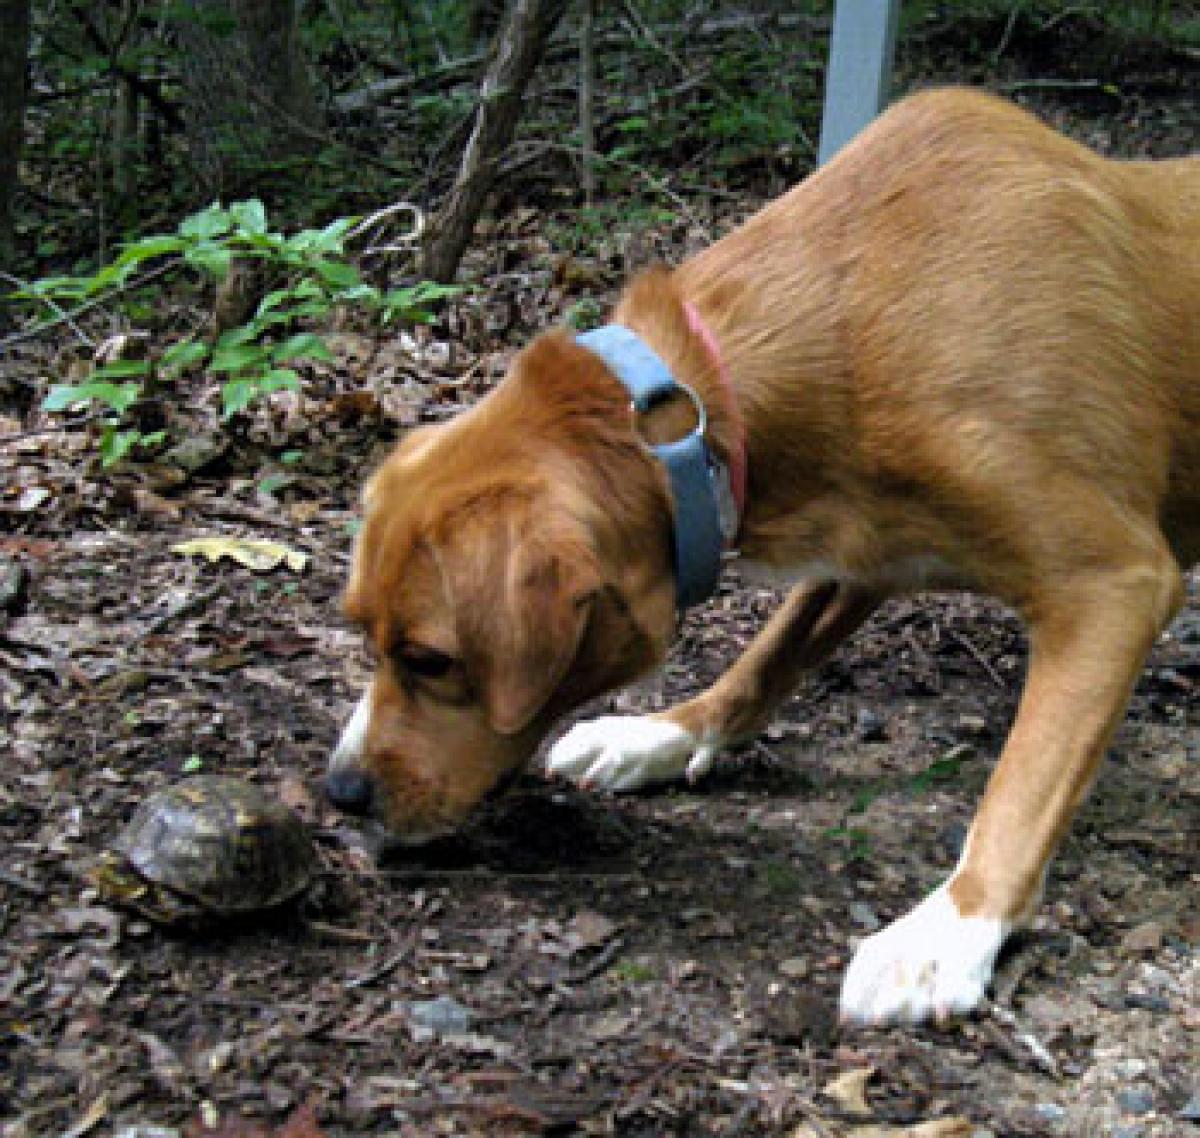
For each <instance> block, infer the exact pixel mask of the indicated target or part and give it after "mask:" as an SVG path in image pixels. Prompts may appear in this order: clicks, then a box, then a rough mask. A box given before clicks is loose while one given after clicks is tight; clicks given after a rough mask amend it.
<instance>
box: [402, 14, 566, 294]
mask: <svg viewBox="0 0 1200 1138" xmlns="http://www.w3.org/2000/svg"><path fill="white" fill-rule="evenodd" d="M567 3H568V0H512V3H511V5H510V6H509V9H508V12H507V14H506V15H505V18H504V24H503V26H502V27H501V29H500V32H499V34H498V35H497V37H496V46H495V51H494V53H493V56H492V60H491V62H490V63H489V64H488V68H487V72H486V73H485V75H484V77H483V83H482V84H481V86H480V89H479V106H478V109H477V110H476V112H475V125H474V128H473V129H472V131H471V137H470V139H469V140H468V141H467V146H466V149H465V150H464V152H463V158H462V164H461V166H460V167H459V171H458V176H457V178H455V181H454V186H453V187H452V188H451V190H450V193H449V194H448V195H447V197H446V201H445V203H444V204H443V205H442V208H441V209H440V210H439V211H438V214H437V216H436V217H435V218H434V219H433V221H432V222H431V223H430V226H429V229H428V233H427V236H426V239H425V245H424V250H423V266H422V269H423V272H424V275H425V276H426V277H428V278H429V279H430V280H434V281H439V282H442V283H449V282H450V281H452V280H453V279H454V276H455V274H456V273H457V272H458V264H459V261H461V260H462V255H463V253H464V252H465V250H466V248H467V244H468V243H469V242H470V240H471V233H472V231H473V230H474V228H475V222H476V220H478V218H479V214H480V212H481V211H482V209H483V203H484V201H485V199H486V198H487V193H488V190H489V189H490V188H491V186H492V183H493V181H494V180H495V177H496V166H497V163H498V162H499V161H500V157H501V155H503V153H504V151H505V148H506V147H507V146H508V144H509V142H510V141H511V140H512V136H513V132H514V131H515V130H516V127H517V120H518V119H519V117H520V113H521V99H522V96H523V95H524V93H525V87H526V86H527V84H528V83H529V78H530V76H531V75H532V74H533V72H534V69H535V68H536V67H537V64H538V60H539V59H541V57H542V52H543V50H544V49H545V46H546V42H547V41H548V40H549V38H550V33H551V32H553V31H554V27H555V25H556V24H557V23H558V21H559V18H560V17H561V16H562V14H563V12H564V11H565V10H566V7H567Z"/></svg>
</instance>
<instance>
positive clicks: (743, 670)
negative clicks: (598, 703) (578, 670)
mask: <svg viewBox="0 0 1200 1138" xmlns="http://www.w3.org/2000/svg"><path fill="white" fill-rule="evenodd" d="M884 596H885V594H883V593H881V592H877V591H875V590H868V589H863V588H860V587H858V586H856V585H849V584H844V583H835V582H832V581H818V582H809V583H805V584H802V585H798V586H797V587H796V588H795V589H793V590H792V592H791V593H790V594H789V595H788V596H787V598H786V599H785V600H784V602H783V604H782V605H781V606H780V608H779V609H778V610H777V611H776V612H775V613H774V614H773V615H772V617H771V619H770V620H769V621H768V622H767V624H766V626H765V627H764V628H763V629H762V631H761V632H759V634H758V636H756V637H755V639H754V640H753V641H752V642H751V644H750V646H749V647H748V648H747V649H746V651H745V652H744V653H743V654H742V656H741V657H740V658H739V659H738V660H737V662H736V663H735V664H734V665H733V666H732V667H731V668H730V669H729V670H728V671H727V672H726V673H725V674H724V675H723V676H722V677H721V679H719V680H718V681H717V682H716V683H715V684H713V686H712V687H711V688H709V689H708V690H707V691H705V692H703V693H702V694H701V695H699V696H697V697H696V698H695V699H691V700H688V701H687V702H686V703H681V704H679V705H678V706H676V707H673V708H670V709H669V710H667V711H664V712H661V713H659V714H657V715H633V716H623V715H606V716H602V717H600V718H599V719H593V720H589V721H587V722H584V723H579V724H576V725H575V726H574V727H572V728H571V730H569V731H568V732H567V733H566V734H565V735H564V736H563V737H562V738H561V739H560V740H559V741H558V742H557V743H555V744H554V746H553V747H552V748H551V750H550V755H549V759H548V761H547V764H546V765H547V770H548V771H549V772H550V773H551V774H555V775H560V776H564V777H566V778H570V779H572V780H574V781H575V782H579V783H581V784H583V785H586V786H594V787H596V788H598V789H601V790H616V791H625V790H636V789H638V788H639V787H643V786H649V785H652V784H654V783H662V782H671V781H674V780H676V779H679V778H683V777H685V776H686V777H688V778H691V779H695V778H699V777H700V776H701V775H703V774H704V773H705V772H707V770H708V769H709V767H710V766H711V765H712V761H713V758H714V756H715V755H716V754H717V753H718V752H719V751H720V750H721V749H722V748H723V747H725V746H728V745H729V744H730V743H734V742H738V741H740V740H745V739H750V738H753V737H754V735H756V734H757V733H758V732H759V731H760V730H762V728H763V727H765V726H766V724H767V722H768V721H769V719H770V717H771V714H772V713H773V712H774V711H775V709H776V708H777V707H778V706H779V704H780V703H781V702H782V701H783V700H784V699H786V698H787V697H788V696H789V695H790V694H791V693H792V692H793V691H794V690H795V688H796V686H797V684H798V683H799V682H800V678H801V676H802V675H803V674H804V672H805V671H807V670H809V669H810V668H813V667H815V666H816V665H817V664H819V663H820V662H821V661H822V660H824V659H825V658H826V657H827V656H828V655H829V654H830V652H832V651H833V650H834V648H836V647H837V645H838V644H839V643H841V641H842V640H844V639H845V638H846V636H848V635H849V634H850V633H851V632H853V631H854V630H855V629H856V628H858V626H859V625H860V624H862V622H863V621H864V620H866V618H867V617H868V616H869V615H870V614H871V613H872V612H873V611H874V609H875V608H876V607H877V606H878V604H879V603H880V602H881V601H882V600H883V598H884Z"/></svg>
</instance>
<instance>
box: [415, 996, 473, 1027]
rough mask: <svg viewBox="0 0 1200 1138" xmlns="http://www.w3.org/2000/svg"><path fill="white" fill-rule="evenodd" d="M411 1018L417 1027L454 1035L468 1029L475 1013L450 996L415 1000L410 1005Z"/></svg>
mask: <svg viewBox="0 0 1200 1138" xmlns="http://www.w3.org/2000/svg"><path fill="white" fill-rule="evenodd" d="M408 1014H409V1018H410V1019H411V1020H412V1022H413V1024H414V1025H415V1026H417V1027H422V1028H424V1029H425V1030H426V1031H432V1032H433V1033H434V1034H435V1035H452V1034H454V1033H455V1032H462V1031H466V1030H467V1029H468V1028H469V1027H470V1026H471V1020H472V1019H473V1018H474V1015H475V1013H474V1012H473V1011H471V1009H470V1008H466V1007H463V1005H462V1004H460V1003H459V1002H458V1001H457V1000H452V999H451V998H450V997H449V996H438V997H437V998H436V999H433V1000H414V1001H413V1002H412V1003H410V1004H409V1005H408Z"/></svg>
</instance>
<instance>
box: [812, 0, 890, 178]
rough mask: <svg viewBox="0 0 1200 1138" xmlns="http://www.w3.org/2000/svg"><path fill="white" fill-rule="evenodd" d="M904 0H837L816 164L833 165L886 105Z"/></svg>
mask: <svg viewBox="0 0 1200 1138" xmlns="http://www.w3.org/2000/svg"><path fill="white" fill-rule="evenodd" d="M899 20H900V0H837V7H836V8H835V10H834V14H833V34H832V36H830V43H829V63H828V69H827V71H826V73H825V109H824V112H823V115H822V118H821V145H820V150H819V152H818V160H819V161H820V163H821V164H822V165H824V164H825V163H826V162H828V161H829V159H830V158H832V157H833V156H834V155H835V154H836V153H837V152H838V151H839V150H841V148H842V147H843V146H845V145H846V143H847V142H849V141H850V140H851V139H852V138H853V137H854V136H855V135H856V134H858V132H859V131H860V130H862V128H863V127H864V126H866V125H867V123H869V122H870V121H871V120H872V119H873V118H874V117H875V116H876V115H877V114H878V113H879V112H880V111H881V110H882V109H883V106H884V104H885V103H886V102H887V98H888V92H889V89H890V88H891V79H892V58H893V56H894V54H895V48H896V25H897V24H898V23H899Z"/></svg>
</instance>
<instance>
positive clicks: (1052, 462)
mask: <svg viewBox="0 0 1200 1138" xmlns="http://www.w3.org/2000/svg"><path fill="white" fill-rule="evenodd" d="M764 250H766V251H769V252H766V253H764ZM677 276H678V279H679V281H680V285H681V288H682V289H683V291H685V292H686V293H687V294H688V295H693V296H698V297H700V298H701V303H702V304H703V302H704V299H705V298H706V297H710V298H712V300H716V301H718V303H716V304H713V305H711V306H712V307H713V308H714V309H715V310H716V311H719V312H722V313H723V316H722V319H721V327H720V328H719V329H718V330H717V334H718V336H719V337H720V338H721V342H722V343H723V344H724V345H726V350H727V351H728V352H729V354H730V356H731V358H732V359H733V360H734V361H735V364H734V366H735V368H736V366H737V363H736V361H738V360H742V359H744V360H746V361H747V364H746V366H747V368H748V369H750V370H756V371H757V375H755V376H751V377H748V378H747V382H746V384H745V388H746V389H748V390H749V391H751V392H755V391H756V390H757V391H761V392H763V395H762V396H761V397H762V398H763V399H764V400H765V401H766V402H768V403H770V404H771V405H772V407H773V408H775V409H776V413H778V409H780V408H782V409H784V411H785V413H786V411H787V410H789V409H790V410H791V411H792V412H793V413H794V419H795V421H789V422H787V423H780V424H778V429H779V430H781V431H787V432H788V433H789V434H792V435H793V436H794V435H795V433H796V432H799V433H800V435H801V436H802V437H808V438H809V439H811V440H813V442H812V446H813V447H814V448H815V449H817V450H819V451H820V452H821V464H820V465H821V467H822V469H823V470H824V471H825V472H826V477H827V478H828V479H830V480H833V481H836V480H838V479H839V478H840V479H843V480H853V479H855V478H861V477H864V476H869V477H871V478H873V479H876V480H887V479H889V478H891V477H893V476H895V477H899V476H900V474H901V472H902V475H903V480H904V481H905V482H908V483H911V482H912V481H913V480H914V478H915V479H916V480H917V481H918V482H919V481H921V471H922V469H924V470H925V471H926V472H927V475H928V482H929V483H930V484H932V485H944V481H945V478H946V477H947V476H950V477H953V478H956V479H958V480H959V481H960V482H961V481H962V480H963V479H969V480H970V481H971V482H973V483H974V485H973V486H972V485H960V486H959V491H960V492H961V494H962V495H965V496H967V497H970V498H977V499H979V500H981V501H984V502H990V503H995V502H1003V501H1006V500H1010V501H1011V500H1014V493H1015V497H1016V498H1018V499H1021V498H1023V499H1025V500H1026V501H1028V500H1030V499H1032V500H1036V499H1037V498H1038V496H1039V494H1040V490H1039V487H1041V486H1044V485H1045V481H1046V479H1047V478H1050V477H1053V478H1062V477H1064V476H1074V477H1076V478H1078V479H1079V481H1080V483H1081V484H1086V485H1088V486H1090V487H1092V488H1093V489H1095V490H1096V491H1098V492H1104V493H1111V494H1112V495H1113V496H1115V497H1118V498H1119V497H1120V496H1122V495H1128V494H1129V493H1130V489H1129V488H1130V486H1135V487H1137V488H1138V490H1137V492H1138V493H1141V494H1143V495H1147V496H1149V498H1150V499H1152V500H1153V505H1152V504H1151V501H1149V500H1147V501H1137V502H1134V503H1132V505H1133V506H1134V507H1135V508H1138V509H1140V510H1146V511H1147V512H1149V513H1159V514H1160V515H1161V517H1162V519H1163V526H1164V529H1165V530H1166V532H1167V536H1168V538H1169V540H1170V541H1171V543H1172V545H1173V547H1174V548H1175V550H1176V553H1177V555H1178V556H1179V557H1180V558H1181V560H1183V561H1185V562H1190V561H1194V560H1196V559H1197V557H1200V521H1198V520H1197V519H1198V518H1200V158H1192V159H1180V160H1174V161H1166V162H1115V161H1110V160H1107V159H1104V158H1101V157H1099V156H1098V155H1096V154H1094V153H1092V152H1091V151H1090V150H1088V149H1086V148H1085V147H1083V146H1080V145H1078V144H1077V143H1074V142H1072V141H1070V140H1068V139H1066V138H1064V137H1062V136H1061V135H1059V134H1057V133H1055V132H1052V131H1049V130H1047V129H1046V128H1045V127H1044V126H1043V125H1042V124H1040V123H1038V122H1037V120H1035V119H1034V118H1033V117H1032V116H1030V115H1028V114H1026V113H1025V112H1023V111H1021V110H1019V109H1018V108H1016V107H1014V106H1013V105H1012V104H1010V103H1007V102H1004V101H1001V100H999V99H995V98H992V97H990V96H987V95H983V94H980V93H978V92H972V91H965V90H943V91H935V92H930V93H927V94H924V95H920V96H917V97H914V98H911V99H908V100H906V101H905V102H903V103H901V104H899V105H898V106H897V107H895V108H893V109H892V111H890V112H889V114H888V115H887V116H886V118H885V119H883V120H881V121H880V123H878V124H876V126H875V127H873V128H871V129H869V130H867V131H866V132H865V133H864V134H863V135H862V136H861V137H860V139H859V140H858V141H857V142H856V143H854V144H853V145H852V146H851V147H850V148H848V150H847V151H845V152H844V153H843V155H842V156H840V157H839V159H838V160H837V161H836V162H834V163H833V164H831V166H829V167H828V168H826V169H825V170H823V171H821V172H820V173H818V174H817V175H816V176H814V177H813V178H810V179H809V180H808V181H806V182H805V183H803V184H802V185H800V186H799V187H797V188H796V189H795V190H793V191H792V192H791V193H790V194H788V195H786V196H785V197H783V198H781V199H779V200H778V201H776V202H774V203H773V204H772V205H770V206H769V207H767V208H766V209H765V210H763V211H762V212H761V213H759V214H757V215H756V216H755V217H753V218H752V219H750V221H748V222H747V223H746V224H745V225H744V226H743V227H742V228H741V229H739V230H738V231H737V232H735V233H733V234H731V235H730V236H729V237H727V238H726V239H724V240H722V241H720V242H718V243H717V244H716V245H714V246H713V247H711V248H710V249H708V250H706V251H705V252H703V253H701V254H700V255H699V256H698V257H696V258H694V259H693V260H692V261H690V262H688V263H687V264H685V265H684V266H682V267H681V268H680V269H679V270H678V273H677ZM748 277H751V278H754V279H755V281H756V285H755V287H749V288H743V287H741V285H742V284H743V283H744V282H745V280H746V279H747V278H748ZM731 285H732V287H731ZM723 294H736V295H737V296H738V297H739V302H740V303H739V304H738V305H737V306H726V307H722V306H721V305H720V303H719V299H720V298H721V297H722V295H723ZM931 330H932V331H931ZM772 347H774V349H775V350H772ZM1114 360H1120V361H1121V364H1120V366H1119V367H1114V365H1113V361H1114ZM998 364H999V366H998ZM846 392H849V393H850V398H849V399H847V398H846V397H845V393H846ZM831 393H832V394H831ZM827 396H830V397H827ZM931 426H936V428H937V429H936V431H931ZM851 442H852V444H853V445H847V444H848V443H851ZM1014 456H1020V462H1018V463H1014V461H1013V459H1014ZM808 465H809V469H808V470H806V471H804V472H799V475H800V477H802V478H803V479H809V478H810V477H811V473H810V472H811V467H812V465H813V464H811V463H810V464H808ZM1014 471H1019V472H1021V474H1020V476H1021V477H1022V478H1023V479H1024V481H1025V486H1024V488H1023V489H1022V488H1021V487H1017V486H1014V484H1013V479H1014ZM775 473H777V475H778V476H779V477H782V478H784V479H785V480H790V478H789V472H787V471H783V470H780V471H778V472H775ZM998 491H999V493H998ZM984 512H985V515H988V516H989V524H996V525H1002V524H1003V519H1001V518H1000V517H999V516H998V515H997V513H996V511H995V509H994V508H993V509H991V510H985V511H984ZM1065 520H1066V519H1064V521H1065ZM1008 522H1009V523H1010V524H1012V525H1014V526H1016V527H1017V528H1018V529H1020V528H1023V527H1024V526H1025V525H1026V524H1027V522H1026V519H1024V518H1010V519H1008Z"/></svg>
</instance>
